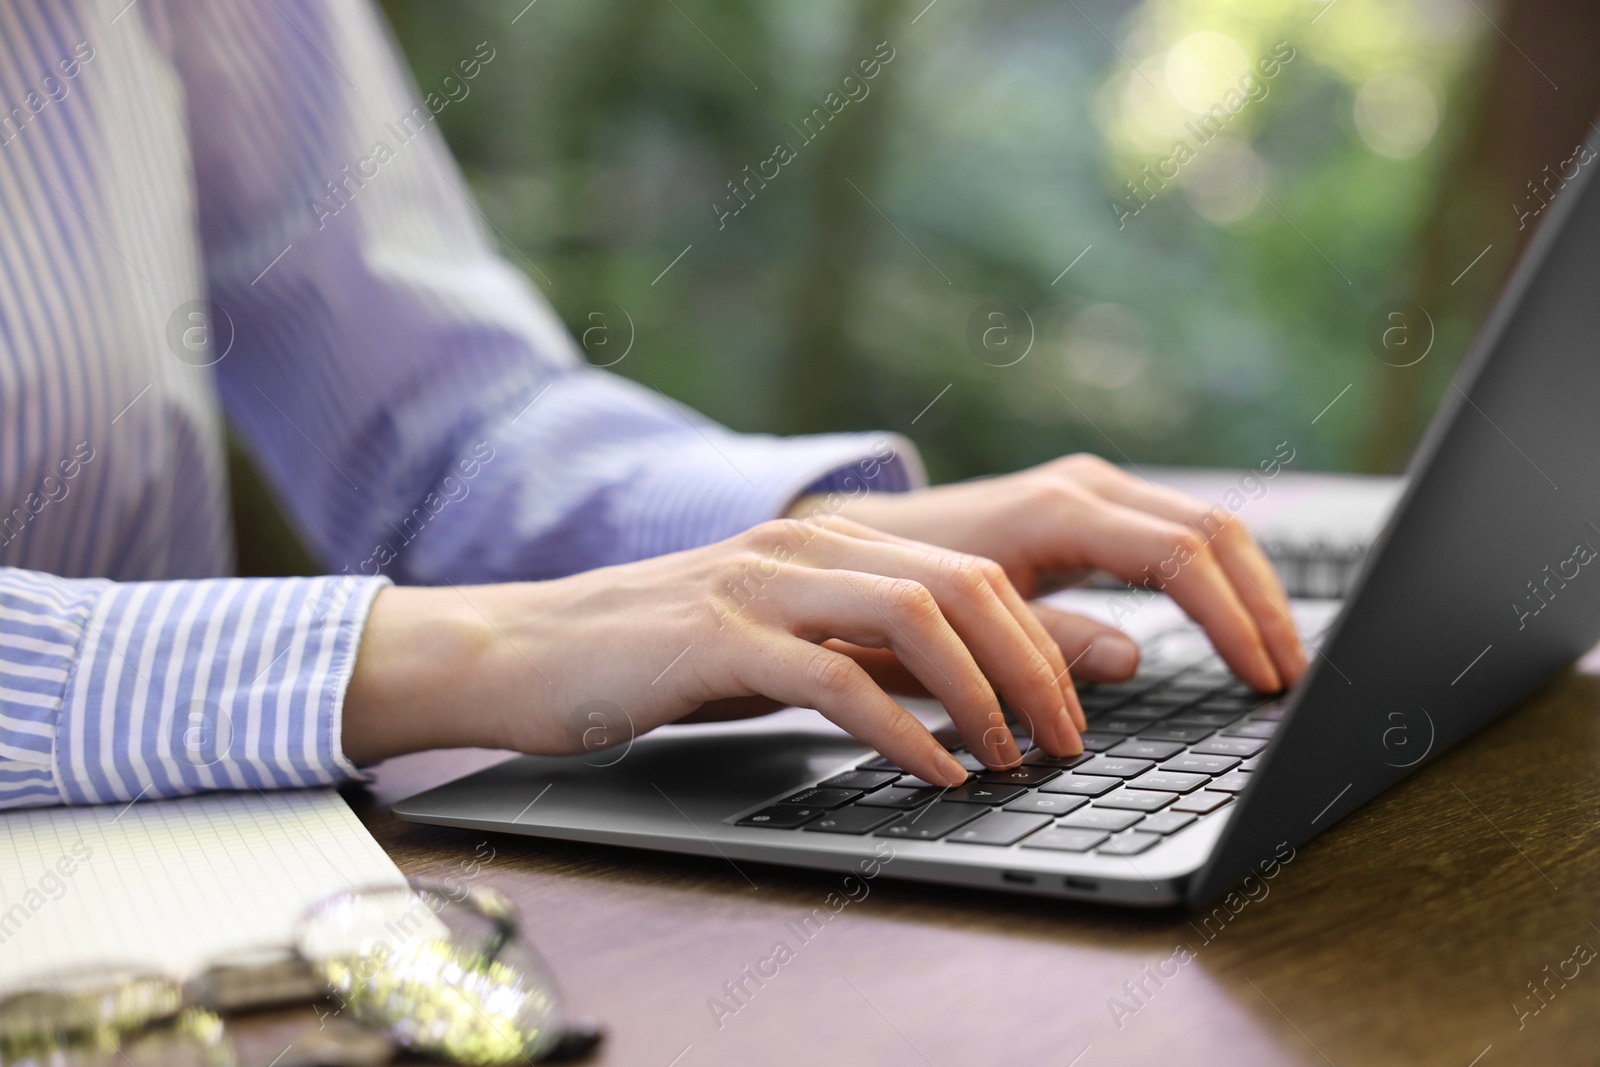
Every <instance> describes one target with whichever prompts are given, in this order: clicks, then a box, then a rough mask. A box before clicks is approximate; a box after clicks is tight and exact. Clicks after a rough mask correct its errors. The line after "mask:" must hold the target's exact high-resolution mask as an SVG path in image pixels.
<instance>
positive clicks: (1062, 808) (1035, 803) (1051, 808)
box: [1005, 793, 1089, 815]
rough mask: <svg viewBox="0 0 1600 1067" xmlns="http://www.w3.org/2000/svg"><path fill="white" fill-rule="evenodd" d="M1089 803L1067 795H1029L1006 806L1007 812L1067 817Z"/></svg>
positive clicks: (1087, 800)
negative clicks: (1069, 813)
mask: <svg viewBox="0 0 1600 1067" xmlns="http://www.w3.org/2000/svg"><path fill="white" fill-rule="evenodd" d="M1087 803H1089V798H1088V797H1075V796H1071V795H1070V794H1067V793H1029V794H1028V795H1027V796H1025V797H1018V798H1017V799H1016V800H1013V801H1012V802H1011V803H1009V804H1007V805H1006V806H1005V810H1006V811H1023V812H1028V813H1030V814H1033V815H1066V814H1067V813H1068V812H1073V811H1077V810H1078V809H1079V808H1081V807H1083V806H1084V805H1085V804H1087Z"/></svg>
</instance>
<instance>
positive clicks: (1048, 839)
mask: <svg viewBox="0 0 1600 1067" xmlns="http://www.w3.org/2000/svg"><path fill="white" fill-rule="evenodd" d="M1110 836H1111V835H1110V834H1108V833H1106V832H1105V831H1104V830H1086V829H1084V828H1082V827H1069V826H1054V827H1051V828H1050V829H1048V830H1040V831H1039V832H1038V833H1036V834H1033V835H1031V836H1030V837H1027V838H1025V839H1024V840H1023V842H1022V847H1023V848H1045V849H1050V850H1051V851H1054V852H1087V851H1089V850H1090V849H1091V848H1094V846H1096V845H1098V844H1099V843H1100V842H1102V841H1104V840H1105V839H1106V838H1108V837H1110Z"/></svg>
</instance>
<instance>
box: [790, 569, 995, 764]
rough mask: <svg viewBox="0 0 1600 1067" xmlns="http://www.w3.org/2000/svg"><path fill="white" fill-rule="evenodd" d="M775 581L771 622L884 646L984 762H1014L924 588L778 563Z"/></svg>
mask: <svg viewBox="0 0 1600 1067" xmlns="http://www.w3.org/2000/svg"><path fill="white" fill-rule="evenodd" d="M778 581H779V582H780V583H781V584H780V586H779V588H778V591H777V596H776V597H775V598H774V601H775V603H776V604H780V605H781V607H780V608H778V609H777V610H778V611H779V612H780V613H781V617H780V618H779V619H776V620H774V621H775V622H777V623H778V624H780V625H786V626H788V627H789V628H790V632H792V633H793V634H794V635H795V636H797V637H800V638H803V639H805V640H808V641H816V642H821V641H824V640H827V639H828V638H830V637H835V638H843V639H844V640H846V641H849V642H852V643H854V644H858V645H863V646H866V647H868V648H888V649H890V650H892V651H893V652H894V654H895V658H896V659H898V660H899V661H900V662H901V664H903V665H904V666H905V667H906V669H907V670H909V671H910V672H911V673H912V674H913V675H915V676H916V678H917V680H918V681H920V682H921V683H922V684H923V685H924V686H926V687H927V689H928V692H930V693H932V694H933V695H934V696H935V697H936V698H938V699H939V700H940V701H941V702H942V703H943V704H944V706H945V708H946V709H947V710H948V711H949V712H950V721H951V722H952V723H954V724H955V726H956V728H957V729H958V730H959V731H960V732H961V736H962V737H963V738H964V739H965V740H966V742H967V747H968V748H969V749H971V751H972V753H973V754H974V755H976V756H977V757H978V758H979V759H980V760H982V761H983V762H984V764H985V765H986V766H990V767H996V768H1003V767H1014V766H1016V764H1017V763H1018V762H1019V761H1021V759H1022V752H1021V751H1020V750H1019V749H1018V748H1017V743H1016V740H1015V739H1014V738H1013V737H1012V735H1011V731H1010V730H1009V729H1006V726H1005V716H1004V714H1003V713H1002V712H1001V710H1000V702H999V700H998V699H996V696H995V691H994V689H993V687H991V686H990V684H989V680H988V679H987V678H986V677H985V676H984V674H983V672H982V671H981V670H979V669H978V664H977V661H976V660H974V659H973V656H972V653H971V652H970V651H969V650H968V649H967V646H966V645H965V644H963V643H962V640H961V637H960V636H959V635H958V634H957V633H956V631H955V630H954V629H953V628H952V627H951V625H950V623H949V621H948V620H947V619H946V618H945V616H944V614H943V612H942V611H941V610H940V606H939V603H938V601H937V600H936V599H935V598H934V595H933V593H932V592H931V591H930V590H929V589H928V588H927V587H926V586H924V585H923V584H921V583H920V582H917V581H915V580H913V579H909V578H891V577H886V576H884V575H880V574H867V573H864V572H859V571H846V570H821V569H812V568H807V567H789V568H786V569H785V570H784V571H783V572H780V574H779V577H778ZM852 665H853V664H852Z"/></svg>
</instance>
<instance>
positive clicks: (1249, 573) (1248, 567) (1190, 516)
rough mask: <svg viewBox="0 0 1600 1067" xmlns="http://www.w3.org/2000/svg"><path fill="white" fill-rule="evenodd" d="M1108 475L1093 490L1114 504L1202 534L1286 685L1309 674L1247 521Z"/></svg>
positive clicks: (1284, 601) (1095, 477)
mask: <svg viewBox="0 0 1600 1067" xmlns="http://www.w3.org/2000/svg"><path fill="white" fill-rule="evenodd" d="M1109 471H1110V473H1109V474H1108V473H1106V472H1104V471H1101V472H1096V473H1092V474H1091V475H1090V477H1089V479H1088V484H1089V487H1090V488H1091V489H1093V490H1094V491H1095V492H1096V493H1098V494H1099V495H1100V496H1102V497H1104V498H1105V499H1107V500H1110V501H1112V502H1114V503H1118V504H1122V505H1123V506H1125V507H1132V508H1137V509H1139V510H1141V511H1148V512H1150V513H1151V514H1153V515H1159V516H1161V517H1162V518H1165V519H1170V520H1172V521H1174V522H1181V523H1183V524H1185V525H1187V526H1189V527H1190V528H1191V529H1194V530H1195V531H1197V532H1198V533H1200V535H1201V536H1202V537H1204V538H1205V539H1206V541H1207V542H1208V543H1209V544H1210V546H1211V549H1212V552H1213V553H1214V554H1215V556H1216V558H1217V562H1218V563H1219V564H1220V565H1221V567H1222V570H1223V573H1224V574H1225V575H1227V577H1228V580H1229V581H1230V582H1231V583H1232V584H1233V587H1234V590H1235V591H1236V592H1237V593H1238V595H1239V599H1240V601H1241V602H1242V603H1243V604H1244V606H1245V609H1246V610H1247V611H1249V612H1250V615H1251V617H1252V618H1253V619H1254V620H1255V622H1256V626H1257V628H1258V629H1259V630H1260V631H1261V635H1262V638H1263V639H1264V641H1265V643H1266V648H1267V653H1268V654H1269V655H1270V656H1271V657H1272V662H1273V665H1274V666H1275V667H1276V668H1277V671H1278V674H1279V675H1280V677H1282V679H1283V681H1284V682H1285V683H1288V684H1292V683H1293V682H1294V681H1295V679H1297V678H1299V677H1300V675H1301V674H1302V673H1303V672H1304V671H1305V667H1306V654H1305V649H1304V648H1303V647H1302V645H1301V642H1300V635H1299V633H1298V632H1296V630H1295V628H1294V620H1293V617H1292V616H1291V615H1290V612H1289V598H1288V596H1286V595H1285V594H1284V591H1283V585H1282V584H1281V583H1280V582H1279V581H1278V575H1277V572H1276V571H1275V570H1273V567H1272V564H1271V563H1270V562H1269V561H1268V560H1267V557H1266V555H1265V554H1264V553H1263V552H1262V551H1261V548H1260V546H1259V545H1257V544H1256V541H1255V538H1253V537H1251V536H1250V531H1249V530H1248V529H1247V528H1246V527H1245V525H1244V523H1242V522H1240V521H1239V519H1238V517H1237V516H1235V515H1233V514H1231V513H1229V512H1228V511H1227V510H1225V509H1223V508H1222V507H1219V506H1217V505H1212V506H1210V507H1208V506H1206V505H1205V504H1203V503H1201V502H1200V501H1199V500H1196V499H1194V498H1193V497H1191V496H1189V495H1187V494H1185V493H1180V492H1178V491H1177V490H1175V489H1169V488H1167V487H1166V486H1160V485H1152V484H1151V483H1149V482H1143V481H1139V480H1138V479H1136V478H1132V477H1130V476H1128V475H1127V474H1125V473H1124V472H1122V471H1120V470H1117V469H1116V468H1114V467H1113V468H1109Z"/></svg>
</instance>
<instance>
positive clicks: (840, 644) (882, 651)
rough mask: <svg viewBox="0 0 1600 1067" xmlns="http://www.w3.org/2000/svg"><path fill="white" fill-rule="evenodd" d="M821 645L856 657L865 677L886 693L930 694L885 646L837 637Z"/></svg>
mask: <svg viewBox="0 0 1600 1067" xmlns="http://www.w3.org/2000/svg"><path fill="white" fill-rule="evenodd" d="M822 647H823V648H831V649H833V650H834V651H835V652H838V653H839V654H841V655H845V656H849V657H850V658H851V659H853V660H855V661H856V662H857V663H858V664H860V665H861V669H862V670H864V671H866V672H867V677H869V678H871V679H872V680H873V682H874V683H875V684H876V685H877V686H878V688H879V689H882V690H883V691H884V692H885V693H895V694H898V695H900V696H908V697H931V696H933V694H932V693H930V692H928V687H927V686H925V685H923V684H922V683H921V682H919V681H917V676H916V675H914V674H912V673H911V672H910V671H908V670H906V666H905V664H904V663H901V662H900V660H899V659H898V658H896V656H895V654H894V653H893V652H891V651H889V650H888V649H887V648H867V647H865V646H863V645H852V644H851V643H850V642H848V641H839V640H836V639H835V640H829V641H824V642H822Z"/></svg>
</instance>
